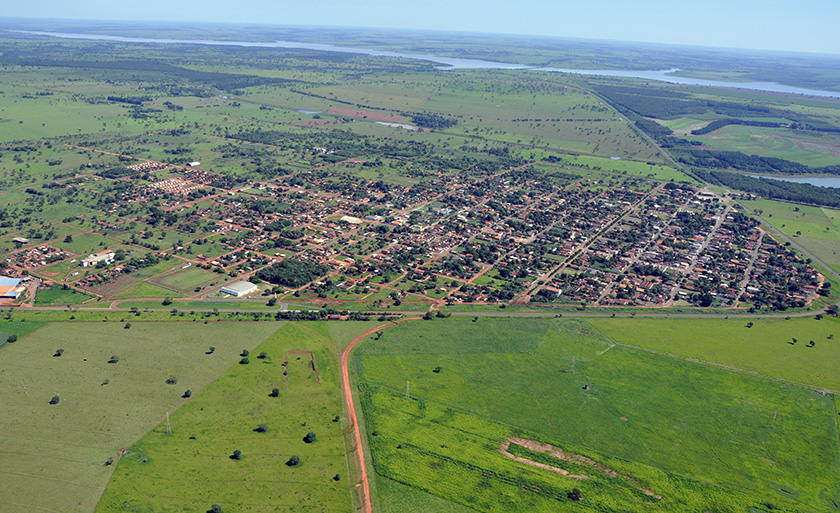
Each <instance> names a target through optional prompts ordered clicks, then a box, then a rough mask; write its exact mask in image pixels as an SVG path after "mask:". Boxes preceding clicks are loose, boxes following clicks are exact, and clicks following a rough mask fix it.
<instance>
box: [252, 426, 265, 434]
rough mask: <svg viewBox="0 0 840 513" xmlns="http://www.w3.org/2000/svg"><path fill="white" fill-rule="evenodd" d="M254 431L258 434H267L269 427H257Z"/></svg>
mask: <svg viewBox="0 0 840 513" xmlns="http://www.w3.org/2000/svg"><path fill="white" fill-rule="evenodd" d="M254 431H256V432H257V433H265V432H266V431H268V426H266V425H265V424H260V425H258V426H257V428H256V429H254Z"/></svg>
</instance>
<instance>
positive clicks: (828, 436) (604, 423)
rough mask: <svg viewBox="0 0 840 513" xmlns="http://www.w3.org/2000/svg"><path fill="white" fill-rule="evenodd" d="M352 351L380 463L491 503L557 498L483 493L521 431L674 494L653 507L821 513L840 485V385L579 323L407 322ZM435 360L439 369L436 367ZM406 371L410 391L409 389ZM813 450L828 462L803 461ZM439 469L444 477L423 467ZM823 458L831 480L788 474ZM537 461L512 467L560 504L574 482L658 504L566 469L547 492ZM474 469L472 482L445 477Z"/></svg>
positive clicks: (614, 500)
mask: <svg viewBox="0 0 840 513" xmlns="http://www.w3.org/2000/svg"><path fill="white" fill-rule="evenodd" d="M604 321H605V322H606V320H604ZM614 322H616V323H617V322H619V321H618V320H616V321H614ZM630 322H635V321H630ZM672 322H673V323H674V326H676V322H677V321H672ZM696 322H698V323H699V322H705V321H696ZM778 322H784V321H778ZM809 322H813V323H817V321H814V320H810V321H809ZM441 323H446V329H443V327H442V325H441ZM758 325H759V323H756V327H758ZM739 329H743V330H744V331H748V328H743V327H740V326H739ZM753 329H755V328H753ZM770 330H771V329H770V328H768V331H767V332H765V333H770V332H771V331H770ZM638 332H639V333H640V336H645V335H647V336H650V333H651V331H647V330H643V329H641V328H640V329H639V330H638ZM730 332H731V330H730ZM514 333H515V335H514ZM616 340H617V341H619V342H620V341H621V340H622V338H621V337H620V336H618V335H616ZM779 344H780V345H787V344H786V343H785V342H784V341H780V342H779ZM797 349H799V348H797ZM802 350H803V351H806V350H808V349H805V348H802ZM356 362H357V363H356V368H357V373H358V376H359V380H360V386H361V387H362V391H363V393H364V397H366V399H365V401H368V402H367V403H363V404H365V407H366V408H368V410H369V412H370V413H368V411H367V410H366V415H368V417H367V418H368V426H367V430H368V435H369V440H370V443H371V447H372V450H373V457H374V464H375V465H376V469H377V471H378V472H379V473H381V474H382V475H383V476H384V477H389V478H391V479H396V480H397V481H401V482H403V483H407V484H409V485H412V486H417V487H419V488H420V489H423V490H427V491H430V492H431V493H433V494H435V495H439V496H441V497H444V498H447V499H450V500H454V501H456V502H459V503H461V504H465V505H469V506H471V507H474V508H477V509H479V510H481V511H496V510H500V509H499V508H507V510H508V511H516V510H520V509H522V510H526V509H528V508H548V506H547V505H546V506H537V503H538V502H539V501H543V500H545V498H544V497H545V495H544V494H540V493H535V494H528V493H526V492H522V491H521V489H522V486H521V485H520V484H516V483H519V481H513V484H514V485H515V489H516V490H520V491H518V492H516V495H517V496H518V497H517V498H515V499H511V500H510V502H504V501H502V503H501V504H500V503H499V502H487V500H486V498H484V497H485V496H484V495H483V494H478V493H477V492H476V490H478V489H481V487H479V484H480V482H481V480H482V475H483V476H485V479H486V476H487V475H488V472H487V470H488V469H492V470H493V472H494V473H493V474H492V475H498V476H500V477H498V478H494V479H490V480H489V483H488V484H489V486H490V488H492V489H496V488H495V487H497V486H510V482H509V481H508V479H509V478H508V477H504V476H510V475H512V474H510V473H505V471H504V469H505V468H511V469H512V468H514V467H507V465H510V463H509V462H506V461H503V460H504V458H503V457H501V456H500V455H499V454H498V447H499V445H500V444H502V443H503V442H504V440H505V439H506V438H507V437H508V436H511V435H513V434H517V433H518V434H522V436H525V438H532V439H537V440H540V441H542V442H547V443H550V444H552V445H558V446H560V447H563V448H564V449H568V450H571V451H573V452H576V453H580V454H584V455H587V456H588V457H590V458H591V459H593V460H595V461H596V462H599V463H601V464H603V465H605V466H607V467H610V468H615V469H617V470H618V471H619V472H621V473H625V474H626V475H628V476H630V477H631V478H633V479H635V480H636V481H638V482H640V483H643V484H644V486H645V488H649V489H651V490H653V491H654V492H656V493H658V494H660V495H662V496H663V497H664V499H662V501H660V502H657V504H659V508H660V509H662V510H664V511H669V510H673V511H684V509H683V508H684V507H685V505H684V503H681V502H680V501H682V500H685V501H688V503H694V504H696V506H695V507H696V508H706V509H726V508H732V507H735V505H736V504H740V505H741V507H749V506H752V507H758V506H759V505H760V504H761V503H762V502H763V501H771V502H774V503H775V504H777V505H779V506H780V507H787V508H793V509H792V510H796V508H802V509H805V510H807V509H811V508H825V507H826V501H827V500H828V499H827V497H837V496H838V494H840V489H837V487H836V482H837V479H836V474H837V473H838V472H840V466H838V463H837V462H838V461H840V458H839V457H840V454H838V451H837V446H836V430H837V426H836V421H835V419H834V408H833V403H832V399H831V397H830V396H828V397H826V396H822V395H820V394H817V393H816V392H813V391H811V390H808V389H803V388H798V387H796V386H791V385H783V386H781V387H780V386H779V383H777V382H774V381H770V380H764V379H760V378H756V377H753V376H749V375H746V374H743V373H737V372H731V371H728V370H725V369H721V368H719V367H716V366H708V365H702V364H699V363H694V362H691V361H686V360H685V359H680V358H673V357H670V356H666V355H660V354H656V353H653V352H649V351H644V350H638V349H633V348H631V347H624V346H616V345H615V344H614V343H613V342H612V341H611V340H610V339H609V338H607V337H604V336H603V335H601V334H600V333H598V332H597V331H595V330H594V329H593V328H592V327H591V326H590V324H588V323H586V322H583V321H577V320H535V319H530V320H524V319H523V320H515V319H507V320H503V319H488V318H481V319H479V320H478V321H477V322H470V320H468V319H463V320H462V319H448V320H435V321H432V322H425V323H422V322H415V323H409V324H402V325H400V326H399V327H397V328H393V329H391V330H389V331H386V332H385V333H383V334H382V336H381V337H379V338H378V340H376V341H368V342H366V344H365V345H363V346H361V347H360V348H359V349H358V353H357V356H356ZM438 367H440V368H441V369H442V371H441V372H435V369H436V368H438ZM406 380H408V381H409V383H410V394H411V397H412V398H413V399H412V400H410V401H405V399H404V397H403V395H404V390H405V382H406ZM689 383H690V384H691V385H690V386H687V384H689ZM675 393H677V394H678V397H679V400H675V399H674V394H675ZM560 412H569V413H570V412H574V413H573V414H561V413H560ZM625 419H626V420H625ZM477 426H484V427H477ZM456 433H457V435H456ZM529 433H531V434H530V435H529ZM811 444H818V445H819V446H820V447H821V449H819V450H818V451H815V450H813V446H812V445H811ZM400 445H401V446H402V448H401V449H400V448H398V446H400ZM444 446H445V447H444ZM817 453H819V454H820V455H819V456H817ZM467 454H468V456H467ZM809 455H810V456H809ZM811 457H813V458H816V459H814V460H812V461H810V462H806V461H805V460H806V459H808V458H811ZM817 459H819V460H820V461H817ZM713 461H714V462H716V464H714V465H712V464H710V462H713ZM433 462H436V463H434V464H433ZM459 462H460V463H459ZM491 462H492V463H491ZM621 462H625V463H621ZM630 462H632V463H630ZM760 462H763V463H760ZM431 464H433V465H432V468H434V469H435V471H434V472H432V473H431V474H430V473H429V472H428V471H424V470H422V469H428V468H429V465H431ZM470 465H473V466H475V468H471V467H470ZM813 465H817V466H819V467H820V468H828V469H831V470H830V472H829V474H832V475H835V477H833V478H832V477H828V475H826V476H825V479H822V480H817V479H815V478H816V476H810V477H805V476H804V475H803V474H801V473H799V472H798V471H795V470H791V469H797V468H799V469H805V468H811V466H813ZM519 467H521V465H520V466H519ZM482 469H484V470H482ZM572 470H575V472H572V473H576V471H577V470H580V469H572ZM572 470H570V471H572ZM453 472H454V473H453ZM508 472H511V471H508ZM532 472H535V473H536V474H537V475H536V476H535V477H533V478H530V476H529V478H525V477H523V474H516V475H519V476H520V478H521V479H533V480H530V481H528V483H530V484H529V485H527V486H526V487H525V488H526V489H531V488H530V487H537V489H540V490H543V491H546V493H548V491H550V490H555V491H554V492H551V493H550V494H549V497H555V498H554V499H551V500H557V497H559V496H560V495H563V496H565V493H567V492H569V491H571V489H572V488H573V487H577V488H580V489H581V490H582V491H583V497H584V503H585V504H587V505H588V506H587V508H590V509H591V510H597V508H607V509H606V510H608V511H611V510H620V511H632V510H635V508H641V507H642V504H647V503H649V502H650V499H649V498H647V499H645V498H644V497H643V494H642V495H638V494H637V493H636V492H633V491H632V490H629V491H628V492H621V490H622V489H624V490H628V487H627V486H626V485H627V483H626V482H625V483H623V484H622V483H616V482H612V483H610V482H604V483H603V484H602V485H600V488H598V487H595V488H590V487H589V486H595V485H594V483H595V482H597V481H591V480H587V481H583V482H579V483H578V482H570V480H569V479H567V478H564V479H560V478H554V481H553V482H554V483H555V484H553V485H552V486H553V488H551V487H549V485H548V483H550V482H552V481H551V479H552V478H550V477H549V476H550V475H551V474H552V472H551V471H537V470H534V471H532ZM590 472H591V471H590ZM441 473H442V474H441ZM443 475H445V476H449V478H448V479H446V478H444V479H441V476H443ZM456 475H457V476H459V477H457V478H456V477H455V476H456ZM676 475H680V476H684V477H682V478H677V477H676ZM433 476H434V477H433ZM469 476H472V477H469ZM686 478H689V479H688V480H687V481H686ZM465 479H466V480H468V481H467V483H474V485H466V486H455V487H453V486H452V485H451V484H450V485H446V483H461V482H462V480H465ZM558 479H559V481H557V480H558ZM473 480H475V481H473ZM545 480H549V481H545ZM435 483H442V484H435ZM702 483H711V484H713V486H712V485H706V484H702ZM522 484H524V483H522ZM473 486H475V487H478V488H473ZM481 486H484V485H481ZM779 487H783V488H785V489H787V490H790V491H791V492H793V493H794V494H795V497H796V499H792V498H790V497H785V494H783V493H781V492H779ZM630 488H632V487H630ZM502 489H507V490H508V492H504V493H503V492H501V489H498V490H497V492H498V493H497V494H491V495H494V496H499V495H501V496H508V494H512V493H513V490H511V489H510V488H502ZM665 490H668V491H669V492H665ZM625 493H626V494H627V495H625ZM551 494H554V495H551ZM558 494H559V495H558ZM535 495H536V496H537V497H535ZM470 497H472V498H473V499H471V498H470ZM526 497H527V499H526ZM637 501H638V502H637ZM671 501H675V502H671ZM694 501H697V502H694ZM547 504H556V502H549V503H547ZM603 510H604V509H601V510H600V511H603Z"/></svg>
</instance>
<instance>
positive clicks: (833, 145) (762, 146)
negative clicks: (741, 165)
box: [672, 125, 840, 167]
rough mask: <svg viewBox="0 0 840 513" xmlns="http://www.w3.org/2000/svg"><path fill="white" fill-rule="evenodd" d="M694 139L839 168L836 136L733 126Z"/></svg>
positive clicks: (817, 165)
mask: <svg viewBox="0 0 840 513" xmlns="http://www.w3.org/2000/svg"><path fill="white" fill-rule="evenodd" d="M672 128H673V127H672ZM691 139H692V140H696V141H702V143H703V144H704V145H706V146H710V147H712V148H716V149H719V150H726V151H741V152H744V153H747V154H749V155H760V156H762V157H776V158H781V159H785V160H791V161H793V162H799V163H801V164H806V165H809V166H815V167H820V166H832V165H837V164H840V151H838V149H837V148H838V144H839V143H840V137H837V136H830V135H824V134H818V136H808V135H802V134H801V133H797V132H796V131H794V130H788V129H784V128H763V127H754V126H743V125H731V126H727V127H724V128H722V129H720V130H717V131H715V132H712V133H710V134H706V135H702V136H694V137H692V138H691Z"/></svg>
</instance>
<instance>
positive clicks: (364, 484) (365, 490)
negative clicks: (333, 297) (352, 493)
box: [341, 317, 419, 513]
mask: <svg viewBox="0 0 840 513" xmlns="http://www.w3.org/2000/svg"><path fill="white" fill-rule="evenodd" d="M418 319H419V317H408V318H406V319H401V320H399V321H396V322H393V323H389V324H380V325H379V326H377V327H375V328H371V329H369V330H367V331H366V332H364V333H362V334H361V335H359V336H358V337H356V338H354V339H353V341H352V342H350V344H349V345H348V346H347V348H346V349H345V350H344V352H343V353H342V354H341V388H342V390H343V391H344V403H345V405H346V406H347V415H348V417H349V418H350V429H351V430H352V431H353V441H354V442H355V448H354V450H355V452H356V456H357V459H356V464H357V471H358V474H359V484H358V485H357V486H359V488H360V489H359V502H360V503H361V507H362V511H364V512H365V513H373V505H372V504H371V500H370V481H369V480H368V475H367V465H366V463H365V449H364V446H363V445H362V433H361V430H360V429H359V419H358V417H357V415H356V405H355V404H354V403H353V390H352V387H351V386H350V372H349V370H348V368H347V363H348V361H349V360H350V352H351V351H352V350H353V348H354V347H355V346H356V344H357V343H359V342H360V341H362V340H363V339H364V338H365V337H367V336H368V335H370V334H372V333H376V332H377V331H380V330H384V329H386V328H391V327H393V326H396V325H397V324H399V323H401V322H404V321H413V320H418Z"/></svg>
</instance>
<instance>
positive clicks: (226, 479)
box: [96, 323, 352, 513]
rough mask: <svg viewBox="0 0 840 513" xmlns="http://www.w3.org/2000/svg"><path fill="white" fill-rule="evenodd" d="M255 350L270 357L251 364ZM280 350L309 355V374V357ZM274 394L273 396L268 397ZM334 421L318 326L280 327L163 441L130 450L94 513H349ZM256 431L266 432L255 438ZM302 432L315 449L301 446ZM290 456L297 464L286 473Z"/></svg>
mask: <svg viewBox="0 0 840 513" xmlns="http://www.w3.org/2000/svg"><path fill="white" fill-rule="evenodd" d="M263 351H264V352H266V353H267V354H268V356H269V357H268V358H266V359H263V360H261V359H258V358H257V357H256V356H257V355H258V354H259V353H261V352H263ZM287 351H311V355H313V356H314V359H315V365H316V367H317V369H318V372H317V374H316V373H314V372H313V370H312V367H311V364H310V353H306V354H294V353H287ZM284 357H285V358H288V366H287V367H284V365H283V361H284ZM284 369H285V370H288V376H287V377H284V376H283V372H284ZM273 388H279V389H280V396H279V397H276V398H272V397H269V396H268V394H269V392H271V390H272V389H273ZM341 413H342V403H341V393H340V389H339V381H338V373H337V355H336V352H335V349H334V348H333V347H332V345H331V341H330V339H329V337H328V336H326V333H325V331H324V329H323V325H320V326H319V325H304V324H297V323H290V324H287V325H286V326H285V327H284V328H283V329H281V330H279V331H278V332H277V333H275V334H274V335H273V336H272V337H270V338H269V339H268V340H266V341H265V342H263V343H262V344H260V345H259V346H258V347H256V348H254V349H253V351H252V354H251V355H250V363H249V364H248V365H234V366H232V367H231V368H230V369H229V370H228V371H227V372H226V373H225V374H224V375H223V376H221V377H220V378H219V379H217V380H216V381H215V382H214V383H213V384H212V385H210V386H208V387H207V388H206V389H204V391H202V392H201V393H200V394H196V395H195V396H194V397H193V398H192V399H191V400H190V401H189V402H188V403H187V404H186V405H185V406H183V407H182V408H180V409H179V410H178V411H177V412H176V413H174V414H173V415H172V416H171V421H170V422H171V427H172V434H167V433H166V425H165V423H162V424H160V425H158V426H157V427H156V428H155V429H154V430H153V431H152V432H151V433H149V434H148V435H146V436H145V437H144V438H143V439H142V440H140V441H139V442H138V443H136V444H134V445H132V446H131V447H129V448H128V451H129V452H128V454H127V455H126V456H124V457H122V458H121V460H120V462H119V465H118V466H117V470H116V473H115V474H114V477H113V479H112V480H111V482H110V484H109V486H108V488H107V490H106V491H105V494H104V495H103V498H102V501H101V502H100V504H99V506H98V507H97V508H96V511H97V512H111V511H114V512H117V511H175V510H177V511H185V512H187V511H192V512H201V513H203V512H204V511H206V510H207V509H209V508H210V506H211V504H213V503H218V504H220V505H221V506H222V507H223V508H224V509H225V511H243V512H244V511H249V512H268V511H278V509H280V510H288V511H292V510H295V509H297V508H300V509H301V510H303V511H310V510H317V511H335V512H338V511H347V512H349V511H352V510H351V500H350V499H351V497H350V484H349V483H348V481H349V479H348V475H347V466H346V463H345V457H344V451H345V449H344V443H343V437H342V423H341V422H334V421H333V419H334V418H335V417H337V416H340V415H341ZM259 424H266V426H267V427H268V431H267V432H265V433H258V432H255V431H254V429H255V428H256V427H257V426H258V425H259ZM310 431H311V432H314V433H316V435H317V442H315V443H305V442H304V441H303V440H302V439H303V437H304V436H305V435H306V434H307V433H308V432H310ZM234 450H239V451H241V453H242V459H241V460H239V461H236V460H233V459H231V458H230V457H229V456H230V455H231V454H232V453H233V451H234ZM292 455H297V456H298V457H299V458H300V459H301V461H302V462H303V463H302V465H300V466H299V467H294V468H293V467H289V466H287V465H285V462H286V461H288V460H289V458H290V457H291V456H292ZM141 458H146V459H147V462H145V461H144V460H142V459H141ZM335 476H338V480H335V479H333V478H334V477H335ZM220 483H225V484H226V485H227V486H222V487H220V486H219V485H220Z"/></svg>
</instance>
